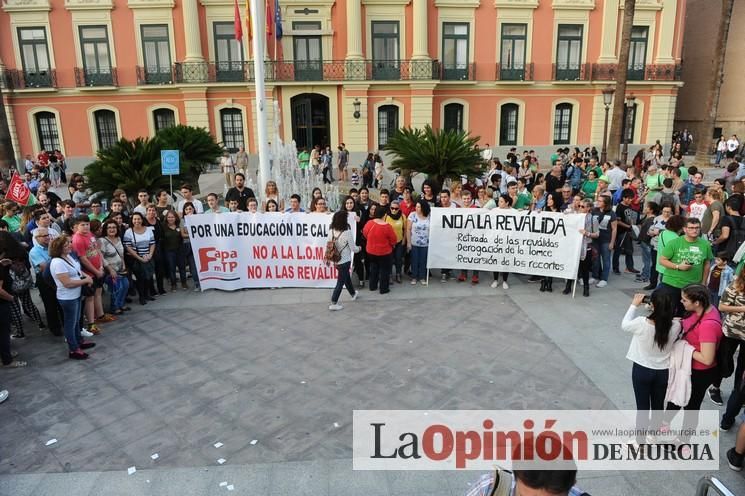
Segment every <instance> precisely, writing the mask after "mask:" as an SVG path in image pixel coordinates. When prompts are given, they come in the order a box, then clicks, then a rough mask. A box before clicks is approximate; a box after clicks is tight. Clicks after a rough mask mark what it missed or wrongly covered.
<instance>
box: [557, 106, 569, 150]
mask: <svg viewBox="0 0 745 496" xmlns="http://www.w3.org/2000/svg"><path fill="white" fill-rule="evenodd" d="M571 139H572V104H571V103H560V104H559V105H557V106H556V110H555V111H554V145H568V144H569V141H570V140H571Z"/></svg>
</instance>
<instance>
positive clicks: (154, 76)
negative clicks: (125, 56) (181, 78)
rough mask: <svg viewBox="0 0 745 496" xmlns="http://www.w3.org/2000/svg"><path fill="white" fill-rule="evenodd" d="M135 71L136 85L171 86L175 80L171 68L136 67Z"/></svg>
mask: <svg viewBox="0 0 745 496" xmlns="http://www.w3.org/2000/svg"><path fill="white" fill-rule="evenodd" d="M136 70H137V84H138V85H163V84H173V82H174V80H175V78H174V70H173V67H163V66H158V67H151V66H148V67H141V66H137V68H136Z"/></svg>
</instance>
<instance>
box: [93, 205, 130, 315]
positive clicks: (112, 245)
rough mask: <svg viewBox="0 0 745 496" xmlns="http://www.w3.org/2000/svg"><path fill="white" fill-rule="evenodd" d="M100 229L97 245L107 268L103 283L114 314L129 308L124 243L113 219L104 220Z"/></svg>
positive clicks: (119, 313)
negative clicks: (106, 288)
mask: <svg viewBox="0 0 745 496" xmlns="http://www.w3.org/2000/svg"><path fill="white" fill-rule="evenodd" d="M101 229H102V234H103V235H102V236H101V237H100V238H98V246H99V248H100V250H101V254H102V255H103V264H104V267H106V268H108V269H109V273H108V274H106V275H105V276H104V283H105V284H106V285H107V286H108V287H109V292H110V293H111V303H110V311H111V313H113V314H114V315H121V314H123V313H124V312H125V311H126V310H131V308H130V307H128V306H126V301H125V298H126V297H127V292H128V291H129V279H128V278H127V265H126V262H125V261H124V245H123V244H122V240H121V238H120V237H119V225H118V224H117V223H116V221H115V220H113V219H109V220H106V221H104V223H103V226H102V228H101Z"/></svg>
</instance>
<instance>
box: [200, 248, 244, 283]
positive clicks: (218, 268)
mask: <svg viewBox="0 0 745 496" xmlns="http://www.w3.org/2000/svg"><path fill="white" fill-rule="evenodd" d="M237 269H238V252H237V251H236V250H218V249H217V248H215V247H214V246H209V247H204V248H200V249H199V279H200V280H203V281H205V280H209V279H215V280H218V281H237V280H238V279H240V276H239V275H238V273H237Z"/></svg>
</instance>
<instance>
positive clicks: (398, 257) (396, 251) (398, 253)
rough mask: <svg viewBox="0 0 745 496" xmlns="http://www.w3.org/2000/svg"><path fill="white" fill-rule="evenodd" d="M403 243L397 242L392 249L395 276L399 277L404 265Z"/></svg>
mask: <svg viewBox="0 0 745 496" xmlns="http://www.w3.org/2000/svg"><path fill="white" fill-rule="evenodd" d="M404 251H406V250H405V248H404V243H403V241H399V242H398V243H396V246H394V247H393V266H394V267H395V268H396V275H398V276H400V275H401V271H402V270H403V265H404Z"/></svg>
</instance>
